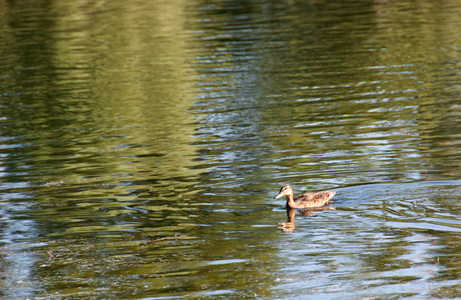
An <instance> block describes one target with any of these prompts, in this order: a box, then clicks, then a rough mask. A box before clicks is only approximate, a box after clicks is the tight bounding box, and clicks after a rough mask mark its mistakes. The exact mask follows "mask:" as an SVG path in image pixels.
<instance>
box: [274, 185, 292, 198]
mask: <svg viewBox="0 0 461 300" xmlns="http://www.w3.org/2000/svg"><path fill="white" fill-rule="evenodd" d="M290 195H291V196H292V195H293V189H292V188H291V186H290V185H289V184H285V185H284V186H282V188H281V189H280V192H279V193H278V194H277V196H275V197H274V199H278V198H280V197H283V196H287V197H288V196H290Z"/></svg>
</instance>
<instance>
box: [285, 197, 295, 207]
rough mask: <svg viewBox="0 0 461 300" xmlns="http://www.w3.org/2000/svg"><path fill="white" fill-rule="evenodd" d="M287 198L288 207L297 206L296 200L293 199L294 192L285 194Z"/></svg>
mask: <svg viewBox="0 0 461 300" xmlns="http://www.w3.org/2000/svg"><path fill="white" fill-rule="evenodd" d="M285 197H286V198H287V207H295V202H294V201H293V194H290V195H285Z"/></svg>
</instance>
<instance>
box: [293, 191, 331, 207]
mask: <svg viewBox="0 0 461 300" xmlns="http://www.w3.org/2000/svg"><path fill="white" fill-rule="evenodd" d="M335 194H336V193H335V192H317V193H306V194H302V195H299V196H298V197H296V198H295V199H294V202H295V205H296V207H295V208H311V207H320V206H324V205H325V204H327V203H328V201H330V199H331V198H332V197H333V196H334V195H335Z"/></svg>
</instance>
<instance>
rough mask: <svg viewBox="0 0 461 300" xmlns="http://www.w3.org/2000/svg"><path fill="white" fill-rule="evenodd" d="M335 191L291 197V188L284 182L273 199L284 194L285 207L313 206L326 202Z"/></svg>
mask: <svg viewBox="0 0 461 300" xmlns="http://www.w3.org/2000/svg"><path fill="white" fill-rule="evenodd" d="M335 194H336V192H330V191H326V192H315V193H305V194H301V195H299V196H297V197H296V198H294V199H293V189H292V188H291V186H290V185H289V184H285V185H284V186H282V188H281V189H280V192H279V193H278V194H277V196H275V197H274V199H278V198H280V197H283V196H285V197H286V198H287V208H313V207H321V206H324V205H325V204H327V203H328V202H329V201H330V199H331V198H332V197H333V196H334V195H335Z"/></svg>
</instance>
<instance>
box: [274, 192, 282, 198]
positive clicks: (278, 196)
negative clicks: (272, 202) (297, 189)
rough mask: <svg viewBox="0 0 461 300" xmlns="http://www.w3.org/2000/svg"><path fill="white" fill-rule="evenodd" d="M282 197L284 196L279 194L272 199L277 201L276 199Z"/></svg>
mask: <svg viewBox="0 0 461 300" xmlns="http://www.w3.org/2000/svg"><path fill="white" fill-rule="evenodd" d="M283 196H284V195H283V193H279V194H278V195H277V196H275V197H274V199H278V198H280V197H283Z"/></svg>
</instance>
